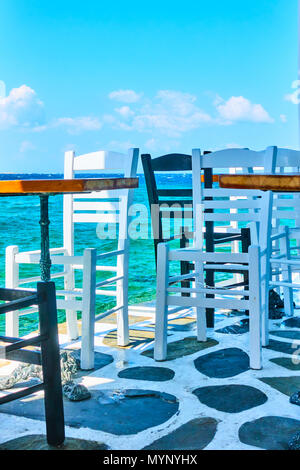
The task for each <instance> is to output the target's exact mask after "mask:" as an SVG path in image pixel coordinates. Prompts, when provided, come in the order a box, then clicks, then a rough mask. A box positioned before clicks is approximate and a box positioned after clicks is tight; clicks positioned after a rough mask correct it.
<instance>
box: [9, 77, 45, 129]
mask: <svg viewBox="0 0 300 470" xmlns="http://www.w3.org/2000/svg"><path fill="white" fill-rule="evenodd" d="M43 122H44V105H43V103H42V101H40V100H39V99H38V97H37V95H36V92H35V91H34V90H33V89H32V88H30V87H28V86H27V85H22V86H20V87H19V88H13V89H12V90H11V91H10V93H9V95H8V96H5V97H0V128H1V129H8V128H10V127H34V126H38V125H41V124H42V123H43Z"/></svg>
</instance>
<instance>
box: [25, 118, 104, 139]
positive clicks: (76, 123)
mask: <svg viewBox="0 0 300 470" xmlns="http://www.w3.org/2000/svg"><path fill="white" fill-rule="evenodd" d="M59 127H63V128H65V129H66V131H67V132H68V133H69V134H72V135H74V134H80V133H81V132H85V131H96V130H99V129H101V128H102V122H101V121H100V119H99V118H97V117H91V116H82V117H76V118H70V117H62V118H58V119H54V120H53V121H51V122H50V123H49V124H47V125H44V126H37V127H35V128H34V129H33V130H34V132H43V131H46V130H48V129H53V128H59Z"/></svg>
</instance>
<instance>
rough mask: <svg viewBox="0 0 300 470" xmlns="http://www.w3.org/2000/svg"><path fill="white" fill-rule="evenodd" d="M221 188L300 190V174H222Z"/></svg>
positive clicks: (287, 191) (220, 178)
mask: <svg viewBox="0 0 300 470" xmlns="http://www.w3.org/2000/svg"><path fill="white" fill-rule="evenodd" d="M219 184H220V187H221V188H233V189H260V190H261V191H274V192H286V193H292V192H300V174H299V173H297V174H285V175H264V174H263V175H261V174H257V175H253V174H252V175H220V177H219Z"/></svg>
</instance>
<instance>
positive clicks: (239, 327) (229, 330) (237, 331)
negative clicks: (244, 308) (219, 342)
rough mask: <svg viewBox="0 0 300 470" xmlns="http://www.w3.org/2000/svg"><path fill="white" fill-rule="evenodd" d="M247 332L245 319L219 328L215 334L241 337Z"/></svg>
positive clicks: (247, 321)
mask: <svg viewBox="0 0 300 470" xmlns="http://www.w3.org/2000/svg"><path fill="white" fill-rule="evenodd" d="M248 332H249V319H248V318H245V319H244V320H240V321H239V322H237V323H234V324H233V325H229V326H226V327H225V328H221V329H220V330H217V331H216V333H223V334H225V335H243V334H245V333H248Z"/></svg>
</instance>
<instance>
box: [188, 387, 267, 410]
mask: <svg viewBox="0 0 300 470" xmlns="http://www.w3.org/2000/svg"><path fill="white" fill-rule="evenodd" d="M193 394H194V395H196V397H197V398H198V399H199V400H200V402H201V403H203V404H204V405H206V406H209V407H210V408H214V409H215V410H218V411H224V412H225V413H241V412H242V411H245V410H250V409H251V408H254V407H256V406H260V405H263V404H264V403H266V401H267V400H268V397H267V396H266V395H265V394H264V393H263V392H261V391H260V390H258V389H257V388H254V387H248V386H246V385H219V386H210V387H201V388H198V389H196V390H194V391H193Z"/></svg>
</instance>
